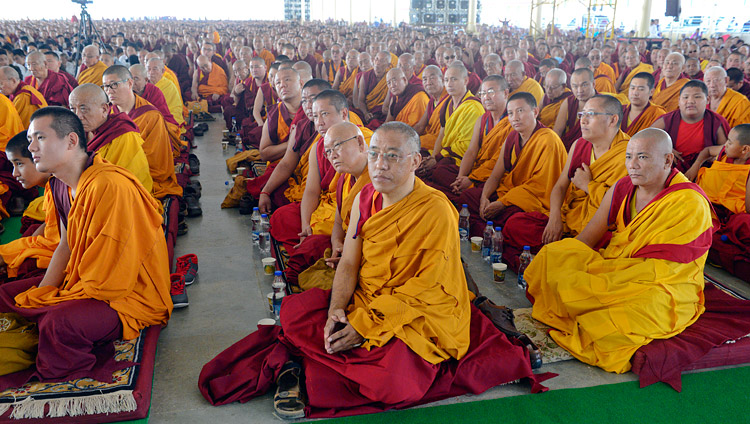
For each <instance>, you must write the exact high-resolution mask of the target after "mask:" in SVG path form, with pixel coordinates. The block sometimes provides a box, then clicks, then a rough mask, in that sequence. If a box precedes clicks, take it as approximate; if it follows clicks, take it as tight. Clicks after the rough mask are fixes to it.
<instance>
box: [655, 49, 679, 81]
mask: <svg viewBox="0 0 750 424" xmlns="http://www.w3.org/2000/svg"><path fill="white" fill-rule="evenodd" d="M661 66H662V74H663V75H664V78H667V79H670V80H673V79H676V78H678V77H679V76H680V74H681V73H682V68H683V67H684V66H685V56H683V55H682V53H677V52H674V53H670V54H668V55H667V57H665V58H664V62H663V63H662V65H661Z"/></svg>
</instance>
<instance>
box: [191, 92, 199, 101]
mask: <svg viewBox="0 0 750 424" xmlns="http://www.w3.org/2000/svg"><path fill="white" fill-rule="evenodd" d="M190 94H192V95H193V100H200V97H198V90H192V91H191V93H190Z"/></svg>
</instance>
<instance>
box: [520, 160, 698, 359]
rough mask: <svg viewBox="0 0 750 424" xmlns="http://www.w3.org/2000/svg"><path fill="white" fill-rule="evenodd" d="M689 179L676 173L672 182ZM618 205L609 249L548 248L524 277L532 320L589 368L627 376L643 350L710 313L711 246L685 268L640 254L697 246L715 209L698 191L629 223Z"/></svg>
mask: <svg viewBox="0 0 750 424" xmlns="http://www.w3.org/2000/svg"><path fill="white" fill-rule="evenodd" d="M686 181H687V178H685V177H684V176H683V175H682V174H678V175H676V176H675V177H674V179H673V180H672V184H676V183H680V182H686ZM623 203H625V202H623ZM612 208H619V209H620V211H619V213H618V215H617V222H616V225H617V229H616V230H615V232H614V234H613V236H612V240H611V241H610V243H609V245H608V246H607V247H606V248H605V249H601V250H600V251H598V252H597V251H595V250H592V249H591V248H589V247H588V246H587V245H585V244H584V243H582V242H580V241H578V240H577V239H572V238H571V239H564V240H561V241H558V242H555V243H552V244H548V245H547V246H545V247H544V248H542V250H541V251H540V252H539V254H538V255H537V256H536V258H535V259H534V260H533V261H532V262H531V265H530V266H529V267H528V268H527V269H526V272H525V274H524V276H525V277H526V281H527V282H528V284H529V289H528V293H529V295H530V296H532V297H533V298H534V307H533V311H532V316H533V317H534V319H536V320H539V321H541V322H543V323H545V324H547V325H549V326H551V327H552V328H554V329H555V330H553V331H552V332H550V335H551V336H552V338H553V339H554V340H555V342H557V344H558V345H560V346H562V347H563V348H565V349H566V350H568V351H569V352H570V353H572V354H573V356H575V357H576V358H578V359H579V360H581V361H583V362H585V363H587V364H590V365H595V366H598V367H600V368H603V369H604V370H605V371H610V372H617V373H624V372H627V371H628V370H630V366H631V365H630V359H631V357H632V356H633V354H635V352H636V351H637V350H638V349H639V348H640V347H641V346H644V345H646V344H648V343H649V342H651V340H653V339H667V338H670V337H673V336H675V335H677V334H679V333H680V332H682V331H683V330H684V329H685V328H687V327H688V326H689V325H690V324H692V323H693V322H695V320H697V319H698V317H699V316H700V314H701V313H703V311H704V307H703V301H704V298H703V285H704V280H703V266H704V264H705V262H706V256H707V254H708V247H706V249H705V252H704V253H703V255H702V256H700V257H698V258H696V259H694V260H692V261H690V262H687V263H680V262H675V261H671V260H667V259H656V258H654V257H642V256H641V257H638V256H636V253H637V252H638V251H639V250H641V249H642V248H644V247H647V246H650V245H657V244H674V245H677V246H675V248H679V247H681V246H679V245H684V244H687V243H691V242H693V241H695V240H696V238H698V237H699V236H701V235H702V234H703V233H704V232H705V231H706V230H708V229H710V228H711V211H710V207H709V204H708V202H707V201H706V199H705V198H704V197H703V196H702V195H701V194H700V193H698V192H697V191H695V190H692V189H685V190H678V191H675V192H672V193H669V194H667V195H666V196H664V197H663V198H661V199H660V200H657V201H655V202H651V203H650V204H648V205H647V206H646V207H645V208H644V209H643V210H642V211H641V212H639V213H638V214H637V215H636V216H635V217H634V218H633V220H632V221H631V222H630V223H629V224H627V225H626V224H625V222H624V220H623V217H622V214H623V210H624V209H630V205H612ZM673 250H674V249H673Z"/></svg>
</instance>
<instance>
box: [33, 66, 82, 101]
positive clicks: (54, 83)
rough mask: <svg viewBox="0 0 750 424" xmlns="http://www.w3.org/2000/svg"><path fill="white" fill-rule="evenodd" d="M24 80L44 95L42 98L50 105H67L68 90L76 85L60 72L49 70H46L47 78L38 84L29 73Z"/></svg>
mask: <svg viewBox="0 0 750 424" xmlns="http://www.w3.org/2000/svg"><path fill="white" fill-rule="evenodd" d="M24 81H25V82H26V83H27V84H29V85H31V86H32V87H34V88H36V89H37V90H39V92H40V93H42V96H44V100H46V101H47V104H48V105H50V106H64V107H68V97H69V96H70V92H71V91H73V89H74V88H75V87H76V85H77V84H76V85H72V84H71V83H70V82H69V81H68V79H67V78H65V76H64V75H63V74H62V73H61V72H54V71H51V70H47V78H45V79H44V81H42V83H41V84H38V82H37V79H36V78H34V76H33V75H29V76H28V77H26V79H24Z"/></svg>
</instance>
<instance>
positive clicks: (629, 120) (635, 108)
mask: <svg viewBox="0 0 750 424" xmlns="http://www.w3.org/2000/svg"><path fill="white" fill-rule="evenodd" d="M653 93H654V77H653V76H652V75H651V74H649V73H648V72H641V73H638V74H635V76H634V77H633V78H632V79H631V80H630V90H629V91H628V100H630V104H628V105H626V106H623V114H624V116H623V118H622V122H621V127H620V128H621V129H622V130H623V131H624V132H625V133H626V134H627V135H629V136H631V137H632V136H634V135H635V134H636V133H637V132H638V131H640V130H642V129H644V128H648V127H650V126H651V124H653V123H654V121H656V120H657V119H659V118H660V117H661V116H662V115H664V114H665V113H667V111H665V110H664V108H662V107H661V106H658V105H655V104H653V103H652V102H650V101H649V99H650V98H651V95H652V94H653Z"/></svg>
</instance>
